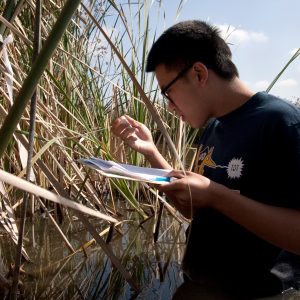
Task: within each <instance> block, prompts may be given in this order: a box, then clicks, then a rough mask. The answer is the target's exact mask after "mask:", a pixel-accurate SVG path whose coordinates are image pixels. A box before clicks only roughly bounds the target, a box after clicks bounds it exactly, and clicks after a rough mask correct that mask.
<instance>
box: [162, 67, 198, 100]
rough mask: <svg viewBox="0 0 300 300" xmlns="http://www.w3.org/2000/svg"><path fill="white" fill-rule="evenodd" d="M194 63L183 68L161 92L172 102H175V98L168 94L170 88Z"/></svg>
mask: <svg viewBox="0 0 300 300" xmlns="http://www.w3.org/2000/svg"><path fill="white" fill-rule="evenodd" d="M192 66H193V65H188V66H187V67H185V68H184V69H183V70H181V71H180V72H179V73H178V75H177V76H176V77H175V78H174V79H173V80H172V81H171V82H170V83H168V84H167V85H166V86H165V87H164V88H163V89H162V90H161V94H162V95H163V96H164V97H165V98H166V99H168V100H169V101H170V102H171V103H173V100H172V99H171V98H170V96H169V95H168V90H169V89H170V87H171V86H172V85H173V84H174V83H175V82H176V81H177V80H178V79H179V78H180V77H182V76H183V75H184V74H185V73H186V72H187V71H188V70H189V69H190V68H191V67H192Z"/></svg>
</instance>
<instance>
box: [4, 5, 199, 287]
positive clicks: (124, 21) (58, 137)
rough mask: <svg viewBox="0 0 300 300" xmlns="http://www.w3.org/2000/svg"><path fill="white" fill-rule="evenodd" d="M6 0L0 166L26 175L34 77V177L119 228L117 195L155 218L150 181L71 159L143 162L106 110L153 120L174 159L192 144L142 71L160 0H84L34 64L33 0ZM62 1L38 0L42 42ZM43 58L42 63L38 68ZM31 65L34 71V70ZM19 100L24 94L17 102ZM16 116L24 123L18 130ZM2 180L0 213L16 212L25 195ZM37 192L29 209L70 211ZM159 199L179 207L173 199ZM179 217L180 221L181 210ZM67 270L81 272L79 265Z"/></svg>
mask: <svg viewBox="0 0 300 300" xmlns="http://www.w3.org/2000/svg"><path fill="white" fill-rule="evenodd" d="M12 3H13V1H8V2H2V3H1V4H0V15H2V17H1V18H0V22H1V26H0V30H1V32H2V33H3V35H4V38H5V37H6V36H8V34H11V33H12V34H13V43H11V44H7V45H5V48H6V50H7V53H8V57H9V61H10V63H11V65H12V70H13V78H11V77H9V74H8V70H7V68H6V66H5V64H4V61H3V60H2V61H1V64H0V68H1V72H2V74H3V75H5V76H1V81H0V89H1V90H0V91H1V99H0V101H1V102H0V113H1V116H2V120H3V121H2V127H1V131H0V132H1V137H2V139H3V143H2V148H1V154H2V157H1V168H2V169H3V170H6V171H8V172H9V173H12V174H15V175H16V176H19V177H23V176H25V175H26V167H25V166H24V165H23V164H22V156H23V155H22V154H21V153H20V151H19V147H18V144H21V145H23V146H24V147H25V148H28V147H29V143H28V138H29V120H30V113H29V107H28V106H27V105H25V101H27V100H29V98H30V95H31V94H32V92H33V90H34V88H35V86H36V83H37V82H38V81H39V84H38V88H39V95H38V97H37V102H36V117H35V119H36V120H35V133H34V142H33V153H32V159H31V165H32V170H33V174H34V178H35V179H34V180H35V184H36V185H39V186H41V187H44V188H45V189H49V190H54V191H55V193H57V194H59V195H62V196H64V197H67V198H72V199H74V200H75V201H80V202H81V203H84V204H85V205H86V206H88V207H90V208H93V209H96V210H100V211H101V212H103V213H105V214H107V215H111V216H113V217H115V218H118V219H119V220H120V222H119V224H118V225H116V229H117V230H118V227H121V228H122V224H123V223H124V222H123V220H122V218H121V217H120V216H119V214H118V213H119V208H118V201H119V197H120V196H121V197H122V198H123V199H125V200H126V201H127V203H128V204H129V205H130V206H131V207H132V208H133V209H134V210H135V211H136V214H135V215H133V216H132V217H133V218H134V220H138V222H144V221H145V220H148V218H149V219H151V217H152V216H153V214H156V210H155V209H153V208H154V207H155V201H156V199H157V198H156V193H155V191H153V190H152V188H150V187H149V186H147V185H145V184H138V183H134V182H125V181H120V180H108V179H106V178H103V177H100V176H99V175H98V174H96V173H93V172H89V171H87V170H86V169H84V168H83V167H82V166H81V165H80V164H78V163H77V161H76V159H77V158H80V157H86V156H92V155H96V156H102V157H104V158H106V159H113V160H117V161H121V162H126V163H131V164H135V165H145V164H146V162H145V161H144V160H143V158H142V157H141V156H140V155H138V154H136V153H135V152H133V151H131V150H130V149H128V148H127V147H126V146H125V145H123V144H120V141H119V140H117V139H116V138H115V137H114V136H112V135H111V131H110V124H111V122H112V120H113V119H115V118H116V117H118V116H120V115H122V114H124V113H127V114H130V115H131V116H132V117H134V118H135V119H137V120H138V121H140V122H143V123H144V124H146V125H147V126H148V127H150V129H151V131H152V132H153V134H154V137H155V141H156V142H157V144H158V145H159V146H160V147H161V149H162V151H163V153H164V155H165V157H167V159H168V160H169V161H170V163H172V164H174V166H175V164H177V165H178V159H177V160H176V159H175V155H177V153H176V151H175V150H177V152H178V153H179V154H180V155H181V157H180V159H182V157H183V156H184V153H186V152H188V151H189V150H190V148H191V146H192V144H193V138H194V133H192V134H190V133H189V129H186V130H187V133H185V134H183V133H182V131H183V129H182V128H181V127H180V126H178V124H179V122H180V120H177V119H176V117H175V116H173V115H172V114H170V113H168V112H166V110H165V107H164V105H163V103H162V102H161V99H160V98H159V93H158V92H157V86H156V83H155V81H154V77H153V74H146V73H145V58H146V57H147V53H148V50H149V47H150V46H151V44H152V42H153V40H154V39H155V37H156V36H157V35H158V34H159V33H160V32H157V31H158V29H157V28H151V27H150V24H151V20H150V18H151V17H152V16H153V11H155V10H157V12H156V13H157V14H159V15H160V16H163V13H162V11H161V6H160V5H161V2H159V3H155V4H153V3H152V2H151V1H138V2H137V3H134V4H133V3H132V2H131V1H128V2H127V3H126V2H125V3H124V4H118V5H117V4H116V3H115V2H114V1H85V2H84V5H85V6H81V7H79V9H78V10H77V11H76V13H75V14H74V15H73V18H72V21H71V23H70V24H69V25H68V27H67V30H66V31H64V33H63V36H62V38H61V39H60V40H59V41H58V39H57V42H58V44H57V46H55V45H54V44H53V45H54V47H55V50H54V48H53V50H54V52H53V54H51V55H48V58H49V61H47V59H46V60H40V62H39V63H36V65H34V64H32V56H33V40H34V26H33V20H34V16H35V2H34V1H32V0H28V1H15V2H14V4H15V5H12ZM64 3H65V2H62V1H58V0H57V1H45V0H44V1H43V7H42V16H41V39H42V49H43V46H45V45H47V44H45V43H46V41H47V39H48V37H49V36H50V35H51V31H53V26H54V24H55V23H56V21H57V20H59V16H60V14H61V12H62V8H63V6H64ZM155 6H156V7H155ZM84 7H86V9H84ZM181 7H182V1H181V2H180V3H179V4H178V13H179V12H180V9H181ZM4 11H5V13H4ZM136 24H137V26H136ZM104 35H105V37H104ZM112 46H113V47H112ZM44 49H45V48H44ZM46 50H49V49H46ZM42 51H43V50H42ZM44 51H45V50H44ZM48 53H49V52H48ZM42 64H43V66H42ZM44 67H46V69H45V71H44V72H43V68H44ZM37 70H38V73H36V71H37ZM34 72H35V73H34ZM30 74H37V76H36V77H35V78H34V80H33V79H31V78H33V77H30V76H31V75H30ZM41 75H42V76H41ZM8 78H9V79H12V80H13V98H14V103H15V104H14V106H11V104H10V102H9V93H8V89H7V83H8ZM28 83H29V84H30V83H34V84H32V85H31V89H28V88H26V85H27V84H28ZM20 101H22V104H19V103H21V102H20ZM12 108H13V110H12ZM7 116H9V117H13V118H12V119H11V121H8V120H9V119H8V118H7ZM17 123H18V124H19V126H20V127H19V128H18V129H17V130H15V126H16V124H17ZM168 124H172V126H169V125H168ZM173 125H174V126H173ZM184 136H187V137H188V138H189V140H188V142H187V143H180V142H179V139H183V137H184ZM172 139H174V140H175V141H176V140H178V142H175V145H178V146H180V145H184V148H185V149H184V150H180V151H178V150H179V149H175V147H174V146H173V144H172V143H171V142H170V141H171V140H172ZM4 141H6V142H4ZM27 173H28V171H27ZM0 184H1V186H0V191H1V194H2V197H5V199H6V200H5V201H7V203H8V207H10V208H12V214H11V215H10V216H9V215H8V212H7V211H6V209H5V207H4V206H3V208H2V211H3V213H4V216H5V217H2V219H3V220H5V222H11V221H13V222H15V220H16V219H17V217H16V215H18V214H19V212H20V204H21V203H22V202H23V200H24V196H23V194H21V193H19V192H18V191H17V190H16V189H14V188H12V187H11V186H8V185H5V184H3V183H0ZM142 199H143V200H142ZM33 200H34V201H33V205H32V206H31V208H30V210H31V212H32V214H33V217H34V218H35V217H36V216H39V215H40V212H41V211H42V212H43V211H46V212H47V210H50V211H51V210H52V215H53V220H52V221H53V222H54V224H57V223H58V224H59V223H61V222H62V220H64V219H66V221H67V220H69V218H70V214H71V215H73V214H74V213H75V212H72V211H69V210H68V209H67V208H65V207H61V206H60V205H57V204H50V203H47V202H45V200H44V199H39V198H38V197H34V198H33ZM143 203H147V204H148V205H143ZM165 207H166V209H167V210H170V212H171V213H172V214H173V215H175V213H174V211H173V209H172V208H171V207H169V206H168V205H166V206H165ZM175 216H176V215H175ZM77 217H78V218H79V219H80V221H81V222H82V224H84V226H85V228H86V230H87V231H89V232H90V234H91V235H92V236H93V237H94V239H95V240H96V241H97V242H98V243H99V244H100V246H101V248H102V250H103V251H104V252H105V253H106V255H108V257H109V258H110V261H111V262H112V263H113V264H114V265H115V267H116V270H118V272H120V273H119V274H122V278H125V279H126V280H127V282H128V283H129V284H130V285H131V286H132V287H133V288H134V289H136V290H137V289H138V288H137V285H136V283H135V281H134V280H132V279H131V275H130V274H129V273H128V272H127V270H126V266H127V263H125V261H126V257H127V256H128V255H126V252H124V253H121V254H120V256H119V257H120V259H121V260H122V262H123V265H124V266H125V267H123V265H122V264H121V263H119V260H118V258H117V257H115V255H114V254H113V252H112V251H111V249H110V247H106V245H105V243H104V242H103V240H102V238H101V237H99V236H98V235H97V232H96V231H95V230H94V229H93V226H91V224H90V221H89V220H88V219H87V218H84V217H83V216H82V215H81V214H79V215H77ZM51 218H52V216H51ZM177 220H179V221H180V222H182V220H181V219H180V218H179V217H178V216H176V222H177ZM124 221H125V220H124ZM57 227H58V228H57V230H59V229H60V228H59V226H57ZM109 227H110V225H107V228H109ZM7 230H8V231H10V233H12V232H14V234H17V231H18V229H17V227H7ZM59 231H61V232H60V236H61V239H62V240H63V241H64V243H65V244H66V246H64V245H65V244H62V247H68V248H69V249H71V251H76V250H74V249H75V247H74V245H72V241H68V239H65V238H64V235H65V232H64V230H63V229H62V230H59ZM32 242H33V241H32ZM85 242H87V241H85ZM25 248H26V247H25ZM83 249H84V248H83ZM121 257H123V258H121ZM124 259H125V260H124ZM128 262H129V263H130V261H128ZM76 270H77V269H76ZM74 272H75V269H74ZM72 276H77V275H76V272H75V273H73V275H72ZM72 278H73V277H72ZM73 280H74V278H73ZM111 282H114V280H112V281H111ZM112 286H113V285H110V287H109V288H110V289H111V288H112Z"/></svg>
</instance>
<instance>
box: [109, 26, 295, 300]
mask: <svg viewBox="0 0 300 300" xmlns="http://www.w3.org/2000/svg"><path fill="white" fill-rule="evenodd" d="M147 71H150V72H152V71H154V72H155V75H156V77H157V80H158V83H159V86H160V88H161V92H162V95H163V96H164V97H165V98H166V99H167V100H168V101H169V102H168V103H169V104H168V105H169V109H171V110H174V111H175V112H176V113H177V114H178V116H180V117H182V119H183V120H184V121H186V122H187V123H188V124H190V125H191V126H192V127H194V128H201V127H203V126H205V125H206V129H205V131H204V133H203V134H202V136H201V139H200V143H199V149H198V154H197V160H196V164H195V166H194V172H186V174H184V173H183V172H182V171H175V170H174V171H172V173H171V174H170V176H173V177H177V178H178V179H177V180H175V181H172V182H171V183H169V184H165V185H162V186H161V187H160V188H159V190H160V191H161V192H164V193H165V194H166V195H167V197H168V198H169V199H170V200H171V201H172V203H173V204H174V205H175V206H176V207H177V209H178V210H179V211H180V212H181V213H182V214H183V215H185V216H186V217H189V218H191V219H192V223H191V226H190V231H189V233H188V234H187V237H188V239H187V249H186V253H185V257H184V259H183V270H184V272H185V274H186V278H187V279H188V280H190V281H191V282H193V283H194V282H196V286H198V287H205V290H209V289H210V290H211V291H213V290H214V291H216V290H218V293H217V294H218V295H212V294H211V296H206V299H225V298H226V299H234V298H236V299H253V298H258V297H268V296H272V295H275V294H279V293H281V292H282V291H283V290H284V289H285V288H287V287H295V288H297V286H296V284H297V282H296V281H295V280H294V278H295V277H296V276H295V274H296V273H295V272H296V270H297V264H298V267H300V266H299V261H300V259H299V255H300V189H299V183H300V181H299V174H300V111H299V109H298V108H296V107H294V106H293V105H291V104H288V103H287V102H285V101H283V100H280V99H278V98H276V97H274V96H271V95H268V94H267V93H264V92H260V93H254V92H252V91H251V90H249V89H248V88H247V87H246V86H245V85H244V84H243V83H242V82H241V80H240V79H239V77H238V71H237V69H236V67H235V65H234V64H233V62H232V60H231V51H230V49H229V47H228V45H227V44H226V43H225V41H224V40H223V39H222V38H221V37H220V36H219V33H218V31H217V29H215V28H214V27H212V26H210V25H209V24H207V23H205V22H201V21H187V22H182V23H179V24H177V25H175V26H173V27H171V28H169V29H168V30H166V31H165V32H164V33H163V34H162V35H161V37H160V38H159V39H158V40H157V41H156V42H155V44H154V45H153V47H152V49H151V51H150V53H149V56H148V62H147ZM113 131H114V133H115V134H116V135H117V136H119V137H120V138H122V139H123V140H124V141H125V142H126V143H127V144H128V145H129V146H131V147H132V148H133V149H135V150H136V151H138V152H140V153H142V154H144V155H145V157H146V159H148V161H149V162H150V163H151V165H152V166H153V167H158V168H171V166H170V165H169V164H168V162H167V161H166V160H165V159H164V158H163V157H162V155H161V154H160V153H159V151H158V150H157V148H156V147H155V145H154V143H153V140H152V137H151V133H150V131H149V130H148V129H147V128H146V127H145V125H143V124H141V123H139V122H137V121H135V120H133V119H131V118H130V117H128V116H125V117H124V116H123V117H121V118H119V119H117V120H116V121H115V122H114V125H113ZM191 207H192V209H191ZM276 264H277V268H274V266H275V265H276ZM298 275H299V274H298ZM298 279H299V278H298ZM209 293H210V292H208V294H207V295H210V294H209ZM199 295H204V294H201V293H200V294H199ZM205 295H206V292H205ZM220 295H222V296H220ZM210 297H211V298H210ZM212 297H214V298H212ZM222 297H223V298H222ZM203 299H205V298H203Z"/></svg>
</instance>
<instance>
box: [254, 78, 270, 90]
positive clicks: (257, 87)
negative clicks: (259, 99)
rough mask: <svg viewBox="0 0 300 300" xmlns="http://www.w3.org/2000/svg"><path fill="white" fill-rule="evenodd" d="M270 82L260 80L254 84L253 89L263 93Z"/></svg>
mask: <svg viewBox="0 0 300 300" xmlns="http://www.w3.org/2000/svg"><path fill="white" fill-rule="evenodd" d="M269 84H270V82H269V81H267V80H260V81H257V82H255V83H254V84H253V87H254V89H255V90H257V91H263V90H265V89H266V88H267V87H268V86H269Z"/></svg>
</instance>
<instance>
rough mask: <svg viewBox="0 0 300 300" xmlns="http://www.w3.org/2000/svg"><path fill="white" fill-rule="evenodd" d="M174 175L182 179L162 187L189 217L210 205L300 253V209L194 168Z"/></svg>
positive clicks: (283, 247)
mask: <svg viewBox="0 0 300 300" xmlns="http://www.w3.org/2000/svg"><path fill="white" fill-rule="evenodd" d="M170 175H171V176H173V177H177V178H178V179H177V180H174V181H172V182H171V183H169V184H165V185H162V186H160V187H159V190H160V191H162V192H164V193H166V195H167V196H168V197H169V198H170V199H171V201H172V202H173V204H174V205H175V207H177V209H178V210H179V211H180V212H181V213H182V214H183V215H184V216H185V217H191V215H193V210H195V209H197V208H202V207H210V208H213V209H216V210H218V211H219V212H221V213H222V214H224V215H225V216H227V217H228V218H230V219H231V220H233V221H234V222H236V223H238V224H240V225H241V226H243V227H244V228H246V229H247V230H249V231H250V232H252V233H254V234H256V235H257V236H259V237H261V238H262V239H264V240H266V241H268V242H270V243H272V244H274V245H276V246H278V247H280V248H282V249H285V250H288V251H290V252H293V253H295V254H298V255H300V209H289V208H283V207H275V206H271V205H266V204H263V203H260V202H257V201H255V200H252V199H250V198H247V197H245V196H242V195H240V194H239V193H237V192H235V191H233V190H230V189H228V188H227V187H225V186H223V185H221V184H218V183H215V182H213V181H211V180H210V179H208V178H207V177H204V176H202V175H199V174H196V173H193V172H187V173H186V176H185V175H184V174H183V173H182V172H179V171H173V172H172V173H171V174H170ZM191 204H192V210H191Z"/></svg>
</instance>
